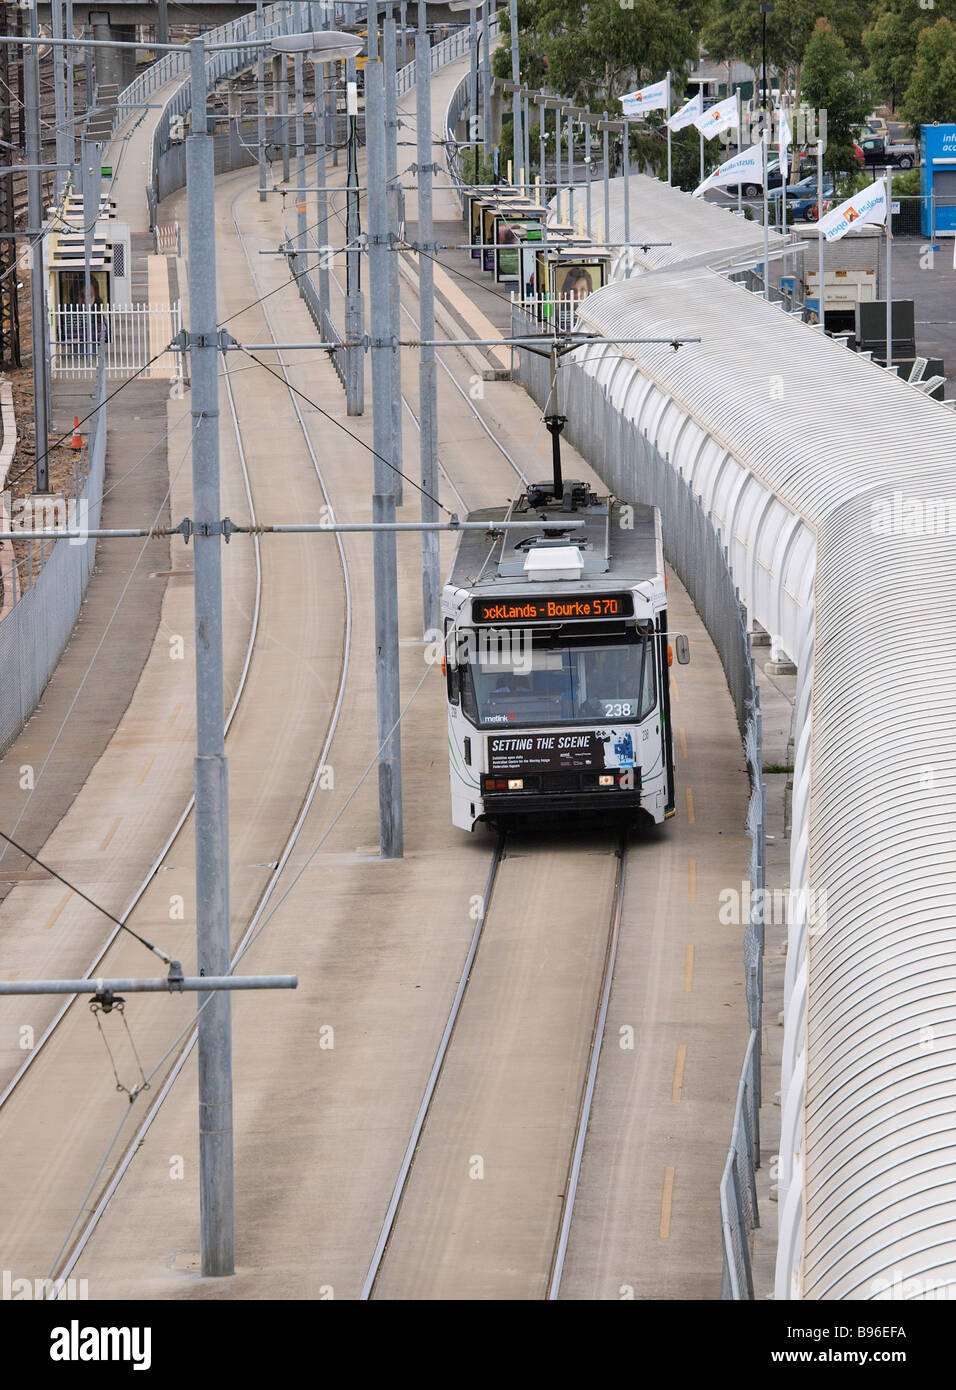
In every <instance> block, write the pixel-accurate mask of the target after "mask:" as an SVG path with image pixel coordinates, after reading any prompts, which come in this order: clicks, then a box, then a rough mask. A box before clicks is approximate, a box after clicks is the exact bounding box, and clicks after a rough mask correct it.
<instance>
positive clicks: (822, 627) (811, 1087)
mask: <svg viewBox="0 0 956 1390" xmlns="http://www.w3.org/2000/svg"><path fill="white" fill-rule="evenodd" d="M580 312H581V319H582V321H583V322H584V324H585V325H586V326H589V327H591V328H594V329H596V330H598V331H600V332H601V333H604V334H606V335H608V336H612V337H614V336H617V337H624V336H641V335H645V334H646V335H649V336H651V335H662V334H672V333H686V334H699V335H700V336H701V338H702V340H703V341H702V342H701V343H700V345H691V346H686V347H683V348H681V349H680V351H678V352H676V353H675V352H674V351H673V350H672V349H670V348H667V347H653V346H647V347H642V346H635V347H622V348H620V349H618V350H617V351H618V352H620V354H621V355H622V356H623V357H625V358H630V359H632V360H633V362H634V363H635V366H636V367H637V368H638V369H639V373H640V376H641V377H643V378H646V379H648V380H649V381H652V382H654V383H656V384H657V386H658V387H659V388H660V390H661V391H663V392H665V393H666V394H667V395H668V396H669V397H670V398H671V399H672V400H673V401H674V402H676V403H677V404H678V405H679V407H680V408H681V409H682V410H683V411H684V412H685V413H686V414H688V415H690V416H691V417H692V418H693V419H694V420H695V421H696V422H697V423H698V424H699V425H700V426H701V427H702V428H705V429H706V430H707V431H709V432H710V433H711V434H712V435H713V436H714V437H715V438H716V439H717V440H718V441H719V443H720V444H721V446H722V447H723V448H725V449H726V450H727V451H728V452H729V453H730V454H732V455H733V457H734V458H736V459H738V460H740V461H741V463H743V464H744V465H745V467H746V468H747V469H748V470H750V471H751V472H752V473H753V474H754V475H755V476H756V477H757V478H758V479H760V480H761V481H762V482H763V483H764V484H765V485H766V486H767V487H769V488H770V489H771V490H772V491H773V492H774V493H775V494H776V495H777V496H778V497H779V498H780V499H781V500H782V501H784V502H785V503H786V504H787V505H788V506H789V507H790V508H792V509H793V510H794V511H795V512H796V513H798V515H799V516H800V517H801V518H802V520H803V524H804V525H805V526H806V527H807V528H809V529H810V530H812V532H813V535H814V537H815V541H816V555H817V561H816V569H815V573H814V576H813V613H814V638H813V656H812V661H813V687H812V695H811V700H810V710H809V726H810V729H811V731H812V733H811V744H810V793H809V803H808V809H807V812H806V816H807V820H806V833H807V837H808V860H809V872H808V883H807V885H806V886H807V887H808V889H809V891H810V892H811V894H815V895H817V902H818V903H822V905H823V908H824V912H823V917H822V921H818V923H817V925H816V927H815V929H813V930H811V931H810V933H809V938H808V942H807V952H808V980H809V989H808V1003H807V1013H806V1034H805V1036H804V1034H803V1032H802V1030H801V1031H800V1036H799V1037H796V1038H794V1037H791V1047H792V1048H793V1049H794V1050H796V1051H802V1049H803V1047H804V1046H805V1047H806V1055H807V1079H806V1092H805V1103H804V1106H803V1125H802V1127H800V1126H798V1130H800V1129H802V1137H799V1136H798V1139H797V1141H796V1142H797V1147H798V1148H799V1149H800V1150H801V1152H802V1164H801V1163H800V1162H798V1163H797V1164H796V1165H795V1171H796V1172H797V1173H798V1174H799V1173H801V1172H802V1174H803V1179H802V1181H803V1188H802V1194H803V1253H802V1260H801V1271H800V1272H801V1276H802V1278H801V1291H802V1294H803V1296H804V1297H807V1298H828V1299H833V1298H854V1299H860V1298H863V1299H866V1298H887V1297H893V1296H894V1293H893V1284H894V1280H895V1281H896V1282H898V1283H901V1292H898V1293H896V1295H895V1296H897V1297H912V1298H923V1297H934V1296H937V1295H936V1289H938V1287H939V1286H944V1287H945V1286H949V1288H950V1291H951V1290H952V1288H953V1287H954V1286H956V839H954V832H953V827H954V826H956V623H954V621H953V619H954V616H956V583H954V579H956V564H954V559H956V470H954V468H953V458H954V457H956V418H954V416H953V415H952V413H951V412H949V411H947V410H946V409H945V408H944V407H943V406H942V405H940V404H939V403H937V402H935V401H933V400H931V399H928V398H927V397H926V396H925V395H923V394H922V393H921V392H919V391H918V390H916V389H915V388H914V387H911V386H909V385H907V384H906V383H905V382H903V381H901V380H899V379H898V378H896V377H894V376H892V375H890V374H888V373H886V372H884V371H882V370H881V369H880V368H878V367H876V366H874V365H873V364H872V363H869V362H867V361H864V360H863V359H861V358H859V357H858V356H856V355H855V354H854V353H852V352H850V351H849V350H848V349H846V348H845V347H843V346H841V345H838V344H837V343H835V342H833V341H831V340H829V339H826V338H824V337H822V335H820V334H819V333H818V332H815V331H814V330H812V329H810V328H808V327H807V326H806V325H804V324H802V323H801V322H799V321H798V320H796V319H793V318H791V317H789V316H787V315H785V314H783V313H781V312H780V311H779V310H777V309H775V308H774V307H773V306H771V305H768V304H766V303H764V302H763V301H762V300H761V299H758V298H756V297H754V296H753V295H750V294H748V293H747V292H746V291H745V290H743V289H741V288H740V287H738V286H734V285H732V284H730V283H728V282H727V281H725V280H723V279H722V278H721V277H720V276H718V275H717V274H715V273H714V272H713V271H707V270H679V271H675V272H671V273H661V274H656V275H649V276H640V277H638V278H636V279H633V280H630V281H627V282H622V283H618V284H615V285H611V286H609V287H607V288H606V289H603V290H599V291H597V292H596V293H595V294H593V295H591V296H590V297H589V298H588V299H587V300H586V301H585V303H584V304H583V305H582V306H581V311H580ZM636 377H637V372H635V378H636ZM677 461H678V460H676V459H674V458H673V457H672V462H675V463H676V462H677ZM907 530H908V533H907ZM794 814H795V826H794V838H795V841H796V839H797V827H796V819H797V816H798V814H800V813H799V812H798V808H797V806H796V799H795V812H794ZM801 886H802V885H801ZM820 895H822V896H820ZM792 945H793V940H792V939H791V946H792ZM791 964H793V962H791ZM789 970H790V966H789V965H788V971H789ZM788 1026H789V1027H790V1028H791V1030H792V1028H793V1027H794V1024H793V1022H792V1021H788ZM786 1128H787V1127H786V1125H785V1129H786ZM798 1157H799V1155H798Z"/></svg>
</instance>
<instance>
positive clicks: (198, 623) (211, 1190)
mask: <svg viewBox="0 0 956 1390" xmlns="http://www.w3.org/2000/svg"><path fill="white" fill-rule="evenodd" d="M189 56H190V72H191V78H192V133H191V134H190V135H189V137H188V138H187V140H186V170H187V173H186V187H187V198H188V220H189V312H190V318H191V320H192V323H191V332H190V334H189V346H190V377H191V380H192V419H193V444H192V456H193V509H194V521H195V524H196V526H197V528H204V527H205V528H208V529H207V530H206V531H205V533H204V532H203V531H202V530H201V529H197V532H196V534H195V535H194V537H193V546H194V556H193V565H194V570H195V628H196V764H195V794H196V811H195V817H196V944H197V962H198V966H199V973H200V974H201V975H228V974H229V968H230V942H229V802H228V790H227V765H226V756H225V742H224V738H223V659H222V572H221V555H220V547H221V544H222V536H221V529H222V528H221V521H220V518H221V516H222V510H221V503H220V496H219V380H218V377H219V354H218V350H217V342H218V329H217V326H216V242H215V234H216V223H215V181H214V157H213V137H212V135H211V134H210V133H209V131H208V129H207V119H206V55H205V45H204V44H203V41H202V39H193V40H192V41H191V42H190V45H189ZM198 1004H199V1198H200V1226H201V1231H200V1243H201V1261H202V1273H203V1274H204V1275H207V1276H208V1275H226V1274H232V1273H233V1271H234V1267H235V1265H234V1235H233V1147H232V1142H233V1141H232V1016H231V1003H230V999H229V995H228V994H227V993H222V994H218V993H217V994H206V995H200V997H199V1000H198Z"/></svg>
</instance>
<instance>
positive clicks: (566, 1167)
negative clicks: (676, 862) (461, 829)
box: [360, 836, 627, 1300]
mask: <svg viewBox="0 0 956 1390" xmlns="http://www.w3.org/2000/svg"><path fill="white" fill-rule="evenodd" d="M589 859H593V861H594V865H593V868H594V872H593V875H592V876H590V879H589V883H588V888H589V893H590V896H591V897H592V898H594V897H599V898H600V899H601V901H602V904H603V906H604V907H605V908H606V909H607V910H606V916H605V919H604V920H605V923H606V926H605V928H604V931H603V935H602V934H601V933H599V932H596V931H595V930H594V925H593V923H591V924H589V925H587V926H585V925H584V924H583V923H581V922H580V921H579V911H578V909H576V908H573V907H572V908H571V909H570V910H569V908H568V905H567V903H566V902H565V903H562V901H561V900H562V897H563V896H564V895H565V894H566V893H567V887H568V878H569V876H570V875H571V874H574V873H575V872H577V871H578V870H579V869H580V868H581V867H582V865H583V864H584V862H585V861H586V860H589ZM626 862H627V839H626V836H622V837H621V839H620V841H619V842H618V844H617V848H616V849H615V850H614V851H613V852H611V853H609V851H608V847H607V844H606V842H605V843H602V842H601V838H600V837H598V838H596V840H594V841H591V842H590V843H589V844H588V845H587V846H586V847H585V848H584V849H582V848H581V847H580V845H576V846H575V847H574V848H571V847H569V846H567V845H560V846H558V847H554V846H553V845H552V846H548V847H546V848H544V849H542V848H539V847H534V848H529V846H528V845H527V843H526V842H525V841H522V840H515V839H514V837H513V836H512V837H507V838H506V837H505V836H501V837H500V838H499V840H498V842H497V844H496V847H495V851H494V855H493V859H492V866H491V869H490V872H489V877H488V882H487V885H486V888H485V894H484V897H483V900H482V911H481V914H480V917H479V919H478V921H477V923H476V929H475V933H474V936H473V938H472V942H471V945H470V949H469V952H468V956H467V958H466V961H465V964H464V967H463V969H462V974H461V979H460V982H459V986H458V990H457V992H456V995H455V998H454V1000H453V1003H452V1008H451V1011H450V1013H449V1017H448V1021H447V1023H446V1025H445V1029H444V1032H443V1034H442V1038H441V1041H440V1043H439V1046H438V1049H437V1052H436V1056H435V1060H434V1062H433V1064H432V1068H431V1072H430V1074H429V1079H428V1083H427V1086H426V1089H425V1094H424V1096H423V1098H422V1103H421V1106H420V1108H419V1111H418V1114H417V1116H416V1119H415V1123H414V1125H413V1127H412V1133H411V1137H410V1139H409V1143H408V1146H407V1148H406V1151H405V1154H404V1157H403V1161H402V1164H401V1167H400V1170H399V1174H398V1178H397V1180H396V1183H395V1187H394V1189H393V1192H392V1195H391V1199H390V1201H389V1204H388V1208H387V1211H386V1214H385V1219H384V1221H383V1224H382V1228H381V1232H380V1234H379V1238H378V1241H377V1243H376V1246H375V1250H374V1252H373V1255H372V1259H371V1262H370V1265H369V1268H368V1272H367V1274H366V1277H365V1282H364V1285H363V1288H362V1293H361V1295H360V1296H361V1298H362V1299H363V1300H368V1299H372V1298H376V1297H385V1298H420V1299H422V1298H423V1299H452V1298H468V1299H493V1298H518V1299H528V1298H531V1299H534V1298H548V1299H551V1300H554V1299H557V1298H558V1296H559V1294H560V1289H561V1280H562V1275H563V1271H564V1262H565V1256H566V1252H567V1248H568V1239H569V1235H570V1230H571V1223H572V1219H573V1214H574V1201H575V1196H576V1194H577V1189H578V1181H579V1176H580V1171H581V1163H582V1160H583V1156H584V1148H585V1138H586V1135H587V1128H588V1121H589V1117H590V1112H591V1103H592V1100H593V1096H594V1088H595V1082H596V1078H597V1071H598V1064H599V1060H600V1056H601V1048H602V1043H603V1039H604V1031H605V1023H606V1019H607V1011H608V1002H609V998H610V991H611V984H612V980H613V976H614V966H615V962H616V957H617V945H618V939H619V935H620V926H621V917H622V908H623V901H624V890H625V881H626ZM549 883H550V884H551V888H550V891H544V892H542V891H541V890H542V888H543V887H544V886H545V885H547V884H549ZM529 884H530V885H533V887H534V891H535V896H536V901H537V902H538V905H539V912H538V915H537V920H536V921H528V920H527V919H524V918H518V921H517V922H516V921H515V917H516V907H517V905H518V904H520V903H521V902H522V900H523V898H525V897H527V896H528V886H529ZM538 895H540V896H538ZM517 927H520V932H517V931H516V928H517ZM552 932H553V933H554V939H553V941H551V942H550V944H549V942H548V940H547V938H548V937H549V936H550V933H552ZM578 934H579V935H580V937H586V938H587V940H586V942H585V943H582V941H581V940H578V941H577V942H576V943H575V944H574V945H572V943H571V940H570V939H571V938H572V937H574V936H575V935H578ZM565 946H571V949H570V950H569V951H567V952H566V951H565V950H564V949H563V947H565ZM579 973H583V974H584V975H585V976H586V977H587V984H588V988H586V989H584V990H579V991H578V994H577V1002H576V1004H575V1006H574V1007H572V1008H570V1009H569V1008H568V1007H566V1005H567V1003H568V1001H567V1000H566V999H565V998H564V995H565V994H566V992H567V990H568V989H569V988H570V986H571V983H572V979H573V978H574V977H576V976H577V975H578V974H579ZM509 975H513V976H515V977H516V979H517V982H518V983H517V986H515V984H509V982H508V978H507V977H508V976H509ZM531 981H534V982H536V983H537V986H538V988H537V989H536V990H535V989H531V990H530V991H526V990H525V988H524V986H525V985H526V984H527V983H529V982H531ZM502 991H503V992H504V994H505V995H506V1001H505V1004H504V1007H503V1008H499V1007H498V1006H497V1005H496V1003H495V999H496V997H497V996H498V995H499V993H501V992H502ZM545 991H548V993H549V994H551V995H552V998H551V999H550V1000H548V999H546V998H545ZM476 996H477V997H476ZM555 996H556V997H557V1007H555V1002H554V997H555ZM585 996H587V998H588V999H590V1000H592V1001H593V1000H596V1003H595V1004H594V1005H593V1007H592V1008H590V1011H588V1009H585V1008H584V1006H583V1000H584V997H585ZM536 1004H538V1005H539V1009H536V1007H535V1005H536ZM469 1006H471V1008H470V1014H469ZM551 1020H553V1021H554V1022H555V1023H556V1024H558V1040H557V1041H556V1042H555V1044H554V1046H553V1047H551V1048H541V1047H537V1048H536V1047H535V1046H534V1039H535V1038H536V1037H537V1036H539V1030H541V1029H544V1030H547V1028H548V1023H549V1021H551ZM495 1045H497V1049H498V1055H497V1056H495V1055H494V1051H493V1048H494V1047H495ZM443 1088H444V1090H443ZM575 1095H576V1096H577V1100H576V1102H573V1100H572V1097H573V1096H575ZM537 1097H543V1098H544V1099H543V1100H542V1101H541V1102H540V1105H539V1103H538V1101H537V1100H536V1098H537ZM532 1153H533V1154H534V1161H533V1162H532V1161H529V1160H530V1155H531V1154H532ZM519 1155H520V1156H522V1161H517V1160H518V1156H519ZM466 1161H467V1163H468V1164H469V1165H471V1168H472V1169H473V1170H474V1169H476V1168H477V1166H478V1165H479V1164H480V1168H481V1171H480V1172H479V1173H478V1174H477V1176H476V1173H475V1171H469V1172H468V1173H467V1174H466V1171H465V1164H466ZM419 1168H421V1170H422V1171H419ZM553 1179H558V1180H559V1181H560V1190H556V1189H555V1184H554V1183H553V1181H552V1180H553ZM484 1184H488V1188H487V1189H485V1190H483V1188H484ZM488 1191H490V1192H491V1193H492V1196H491V1200H490V1201H489V1200H488V1196H487V1193H488Z"/></svg>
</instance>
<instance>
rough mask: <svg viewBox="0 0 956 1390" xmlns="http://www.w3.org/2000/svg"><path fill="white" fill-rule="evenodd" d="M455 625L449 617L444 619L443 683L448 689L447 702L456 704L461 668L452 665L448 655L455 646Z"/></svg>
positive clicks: (459, 687)
mask: <svg viewBox="0 0 956 1390" xmlns="http://www.w3.org/2000/svg"><path fill="white" fill-rule="evenodd" d="M454 639H455V625H454V623H453V622H452V620H451V618H446V619H445V685H446V688H447V690H448V703H449V704H450V705H457V704H458V699H459V691H460V689H461V668H460V667H459V666H458V665H457V663H456V664H455V665H452V663H451V662H450V661H449V659H448V658H449V655H450V654H451V653H452V652H453V651H454V646H455V641H454Z"/></svg>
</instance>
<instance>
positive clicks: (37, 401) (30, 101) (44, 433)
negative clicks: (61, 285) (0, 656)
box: [23, 5, 50, 492]
mask: <svg viewBox="0 0 956 1390" xmlns="http://www.w3.org/2000/svg"><path fill="white" fill-rule="evenodd" d="M30 34H31V37H33V38H38V37H39V29H38V26H37V10H36V5H33V6H31V8H30ZM23 120H24V137H25V143H26V153H27V165H28V166H29V167H28V170H27V211H28V218H29V230H30V232H31V233H32V234H33V241H32V242H31V249H30V316H31V325H32V330H33V428H34V431H35V438H36V488H37V492H49V491H50V459H49V455H48V453H47V450H48V447H49V438H50V399H49V396H48V394H47V382H48V377H47V373H46V365H47V360H48V356H49V354H48V351H47V324H46V295H45V294H44V285H43V237H42V236H38V235H36V234H37V233H38V232H39V230H40V228H41V227H42V226H43V174H42V172H41V170H40V161H41V159H42V154H41V147H40V50H39V48H38V47H37V45H36V44H30V45H29V46H27V47H26V48H25V49H24V51H23Z"/></svg>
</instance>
